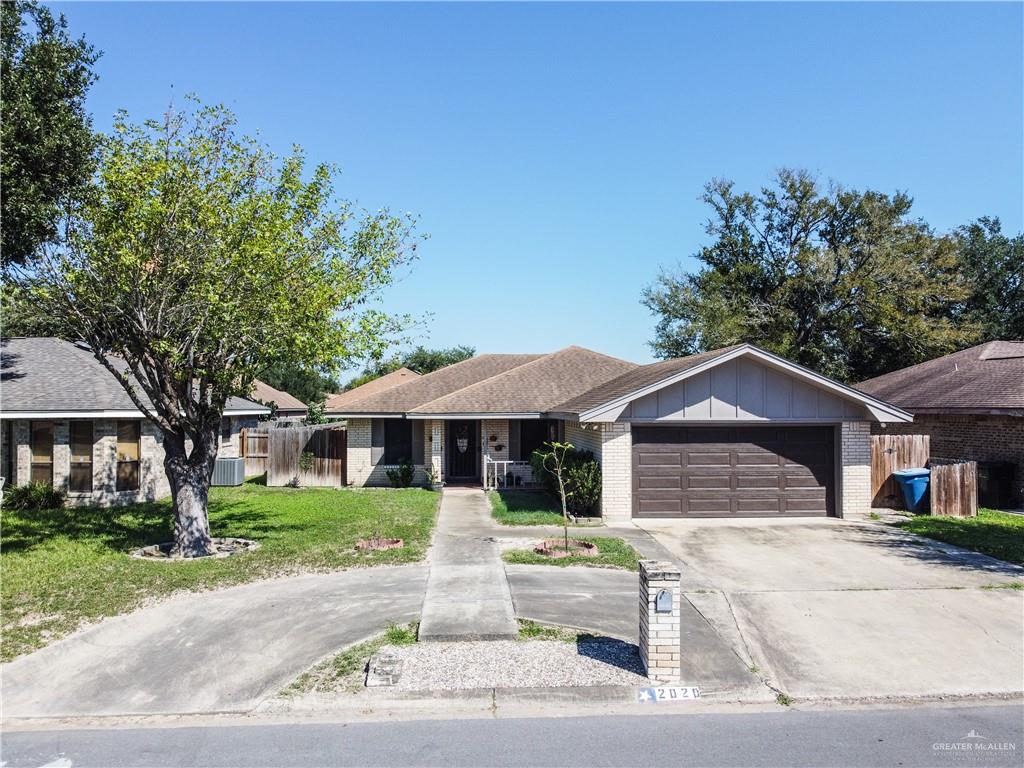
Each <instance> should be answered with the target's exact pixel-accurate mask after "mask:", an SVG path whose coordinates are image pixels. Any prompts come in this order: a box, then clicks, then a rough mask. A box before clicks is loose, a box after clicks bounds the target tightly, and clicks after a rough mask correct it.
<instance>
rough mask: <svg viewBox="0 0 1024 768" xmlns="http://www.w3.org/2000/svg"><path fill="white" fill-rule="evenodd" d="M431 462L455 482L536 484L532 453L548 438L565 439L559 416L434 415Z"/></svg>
mask: <svg viewBox="0 0 1024 768" xmlns="http://www.w3.org/2000/svg"><path fill="white" fill-rule="evenodd" d="M429 423H430V434H431V438H430V444H431V452H430V457H431V463H432V464H433V466H434V470H435V472H436V473H437V474H438V476H439V477H441V479H442V480H443V481H444V482H445V483H447V484H449V485H477V486H483V487H484V488H531V487H537V486H538V485H539V484H538V483H537V482H536V481H535V479H534V477H533V469H532V468H531V466H530V456H531V454H532V453H533V452H534V451H535V450H536V449H537V448H539V447H540V446H541V445H543V444H544V443H547V442H551V441H556V440H562V439H563V436H564V434H565V425H564V422H562V421H561V420H558V419H536V418H534V419H456V418H453V419H433V420H431V421H430V422H429Z"/></svg>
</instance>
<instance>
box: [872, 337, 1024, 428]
mask: <svg viewBox="0 0 1024 768" xmlns="http://www.w3.org/2000/svg"><path fill="white" fill-rule="evenodd" d="M856 388H857V389H859V390H860V391H861V392H867V393H868V394H869V395H872V396H873V397H877V398H879V399H882V400H886V401H888V402H890V403H892V404H893V405H898V406H899V407H900V408H906V409H907V410H909V411H912V412H916V413H923V412H926V411H931V412H943V411H950V412H960V413H963V412H967V411H1000V410H1012V411H1019V410H1024V341H990V342H987V343H985V344H979V345H978V346H976V347H971V348H970V349H964V350H961V351H959V352H954V353H953V354H951V355H946V356H944V357H938V358H935V359H934V360H929V361H928V362H925V363H920V364H918V365H912V366H910V367H909V368H902V369H900V370H898V371H893V372H892V373H887V374H885V375H884V376H878V377H877V378H874V379H868V380H867V381H862V382H861V383H860V384H857V385H856Z"/></svg>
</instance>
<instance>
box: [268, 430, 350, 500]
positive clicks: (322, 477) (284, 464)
mask: <svg viewBox="0 0 1024 768" xmlns="http://www.w3.org/2000/svg"><path fill="white" fill-rule="evenodd" d="M267 434H268V436H269V440H268V443H267V453H268V454H269V455H268V457H267V485H271V486H282V485H300V486H328V487H334V488H340V487H341V486H344V485H347V484H348V476H347V466H346V454H347V450H346V449H347V447H348V433H347V431H346V430H345V428H344V427H339V426H337V425H318V426H314V427H281V428H278V429H271V430H268V431H267ZM303 454H306V455H305V458H304V457H303Z"/></svg>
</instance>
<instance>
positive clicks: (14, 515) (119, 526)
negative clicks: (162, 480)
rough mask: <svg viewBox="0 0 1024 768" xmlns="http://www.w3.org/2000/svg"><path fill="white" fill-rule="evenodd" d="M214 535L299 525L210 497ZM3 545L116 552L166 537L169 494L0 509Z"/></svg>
mask: <svg viewBox="0 0 1024 768" xmlns="http://www.w3.org/2000/svg"><path fill="white" fill-rule="evenodd" d="M209 511H210V522H211V528H212V532H213V535H214V536H232V535H241V534H239V531H240V530H244V532H245V533H247V534H249V535H250V536H251V535H254V534H258V533H281V532H284V531H288V530H293V529H296V528H299V527H301V526H299V525H295V524H287V523H285V524H282V523H275V522H271V518H272V517H273V515H271V514H270V513H269V512H267V511H265V510H262V511H261V510H259V509H252V507H251V506H249V505H248V504H246V503H244V502H240V501H223V500H211V501H210V507H209ZM2 524H3V549H4V551H9V552H10V551H20V550H29V549H33V548H35V547H38V546H41V545H43V544H45V543H46V542H47V541H49V540H51V539H55V538H64V539H70V540H73V541H83V542H84V541H89V542H92V543H99V544H102V545H103V546H105V547H106V548H108V549H110V550H112V551H115V552H127V551H129V550H131V549H135V548H136V547H143V546H148V545H150V544H159V543H162V542H165V541H170V540H171V538H172V537H173V531H174V522H173V517H172V510H171V504H170V500H168V499H165V500H162V501H156V502H144V503H141V504H127V505H125V506H120V507H62V508H58V509H39V510H3V517H2Z"/></svg>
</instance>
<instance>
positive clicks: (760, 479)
mask: <svg viewBox="0 0 1024 768" xmlns="http://www.w3.org/2000/svg"><path fill="white" fill-rule="evenodd" d="M834 446H835V430H834V428H833V427H796V426H793V427H790V426H781V427H767V426H765V427H761V426H758V427H646V426H643V427H641V426H634V427H633V516H634V517H760V516H766V515H771V516H787V515H788V516H798V515H801V516H806V515H832V514H835V512H834V498H835V493H834V485H835V472H834V469H833V467H834V464H833V455H834V450H835V448H834Z"/></svg>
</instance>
